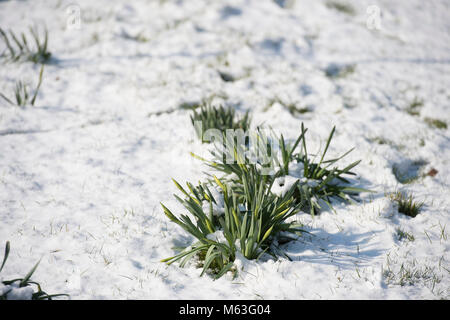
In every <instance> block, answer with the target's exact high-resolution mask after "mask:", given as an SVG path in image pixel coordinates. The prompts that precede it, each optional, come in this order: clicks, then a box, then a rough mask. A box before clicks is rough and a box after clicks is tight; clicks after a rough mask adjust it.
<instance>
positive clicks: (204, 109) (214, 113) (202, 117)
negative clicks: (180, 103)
mask: <svg viewBox="0 0 450 320" xmlns="http://www.w3.org/2000/svg"><path fill="white" fill-rule="evenodd" d="M191 122H192V124H193V125H194V128H195V131H196V133H197V136H198V137H199V138H200V139H201V140H202V142H209V141H207V140H206V139H205V136H204V134H205V132H206V131H207V130H209V129H217V130H219V131H221V132H225V130H227V129H234V130H236V129H242V130H244V131H247V130H248V129H249V127H250V122H251V120H250V117H249V113H248V112H246V113H245V114H244V116H243V117H238V116H237V114H236V110H235V109H234V108H231V107H229V108H225V107H223V106H219V107H216V106H213V105H211V104H210V103H208V102H205V103H203V104H202V105H201V106H200V108H196V109H194V110H193V114H192V115H191ZM197 124H201V125H200V126H198V125H197Z"/></svg>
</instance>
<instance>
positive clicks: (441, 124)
mask: <svg viewBox="0 0 450 320" xmlns="http://www.w3.org/2000/svg"><path fill="white" fill-rule="evenodd" d="M425 122H426V123H427V124H428V125H429V126H430V127H434V128H437V129H447V123H446V122H445V121H442V120H439V119H432V118H425Z"/></svg>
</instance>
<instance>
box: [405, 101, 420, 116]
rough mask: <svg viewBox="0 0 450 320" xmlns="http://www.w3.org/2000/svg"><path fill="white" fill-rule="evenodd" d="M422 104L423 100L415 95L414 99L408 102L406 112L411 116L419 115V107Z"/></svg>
mask: <svg viewBox="0 0 450 320" xmlns="http://www.w3.org/2000/svg"><path fill="white" fill-rule="evenodd" d="M423 105H424V101H423V100H422V99H419V98H417V97H415V98H414V100H413V101H412V102H411V103H410V104H409V106H408V108H407V109H406V112H407V113H408V114H410V115H412V116H419V115H420V109H421V108H422V107H423Z"/></svg>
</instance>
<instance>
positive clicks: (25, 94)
mask: <svg viewBox="0 0 450 320" xmlns="http://www.w3.org/2000/svg"><path fill="white" fill-rule="evenodd" d="M43 73H44V65H42V66H41V70H40V72H39V79H38V83H37V86H36V89H34V92H30V91H28V84H26V83H24V82H23V81H21V80H19V81H18V82H16V87H15V88H14V98H12V99H10V98H8V97H7V96H6V95H4V94H3V93H1V92H0V97H2V98H3V99H4V100H5V101H6V102H8V103H9V104H11V105H15V106H18V107H24V106H26V105H28V104H30V105H32V106H34V103H35V101H36V97H37V94H38V92H39V88H40V87H41V83H42V75H43Z"/></svg>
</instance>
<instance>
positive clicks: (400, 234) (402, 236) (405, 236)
mask: <svg viewBox="0 0 450 320" xmlns="http://www.w3.org/2000/svg"><path fill="white" fill-rule="evenodd" d="M395 232H396V235H397V239H398V240H399V241H402V240H408V241H414V240H415V238H414V236H413V235H412V234H411V233H409V232H406V231H405V230H403V229H401V228H397V229H395Z"/></svg>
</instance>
